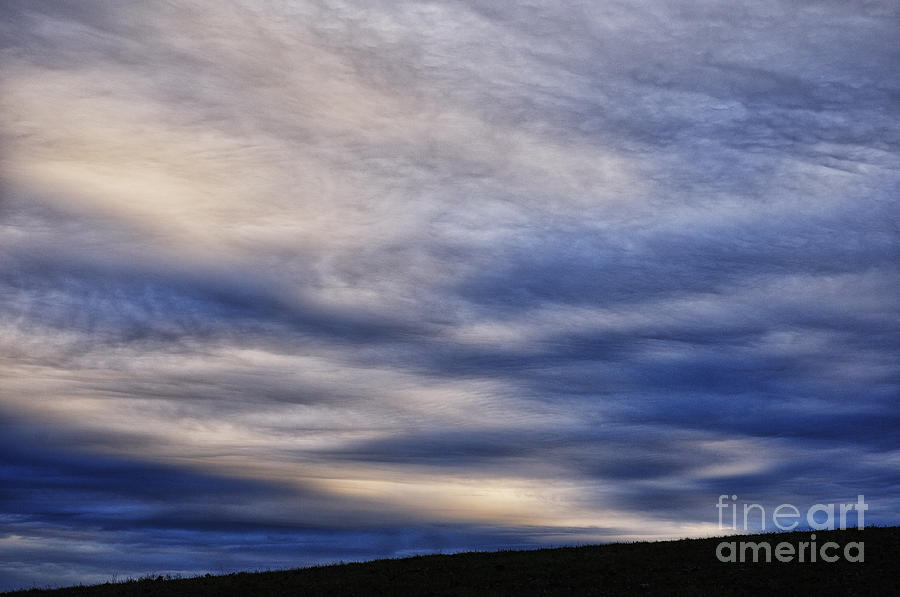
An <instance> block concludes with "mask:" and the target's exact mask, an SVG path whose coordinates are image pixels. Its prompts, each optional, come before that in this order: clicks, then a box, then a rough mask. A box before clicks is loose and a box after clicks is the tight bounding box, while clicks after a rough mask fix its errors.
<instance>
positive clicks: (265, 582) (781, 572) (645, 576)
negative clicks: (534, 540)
mask: <svg viewBox="0 0 900 597" xmlns="http://www.w3.org/2000/svg"><path fill="white" fill-rule="evenodd" d="M809 539H810V533H809V532H808V531H807V532H794V533H778V534H765V535H753V536H747V535H744V536H732V537H719V538H711V539H683V540H679V541H659V542H647V543H616V544H609V545H594V546H585V547H565V548H555V549H540V550H532V551H500V552H472V553H460V554H454V555H429V556H417V557H411V558H403V559H392V560H375V561H371V562H363V563H352V564H336V565H330V566H318V567H312V568H301V569H296V570H285V571H277V572H256V573H246V572H244V573H236V574H229V575H224V576H204V577H198V578H188V579H163V578H145V579H140V580H129V581H125V582H119V583H108V584H103V585H95V586H90V587H69V588H64V589H55V590H38V589H32V590H28V591H20V592H17V593H10V594H6V595H40V596H42V597H43V596H45V595H46V596H48V597H50V596H53V597H56V596H62V595H79V596H83V597H107V596H110V597H111V596H123V597H131V596H153V597H167V596H173V597H174V596H201V595H202V596H207V595H208V596H217V597H218V596H223V595H225V596H227V595H235V596H240V597H253V596H264V595H279V596H280V595H304V596H306V595H392V596H395V595H473V596H475V595H477V596H484V595H809V594H821V595H900V580H898V576H897V574H896V573H897V569H898V566H900V527H883V528H867V529H865V530H862V531H860V530H856V529H853V530H847V531H824V532H817V533H816V543H817V546H822V545H823V544H824V543H826V542H828V541H835V542H837V543H839V544H840V546H841V548H840V549H834V548H833V547H832V548H829V549H831V550H832V551H828V552H826V553H827V554H830V555H838V554H839V555H840V558H839V560H838V561H837V562H834V563H827V562H823V561H821V559H819V558H817V561H816V562H814V563H813V562H809V561H805V562H803V563H801V562H798V561H796V558H795V561H793V562H790V563H782V562H778V561H777V560H776V559H775V557H774V555H773V556H772V562H771V563H764V562H758V563H753V562H750V561H748V562H744V563H740V562H736V563H723V562H720V561H719V560H718V559H717V557H716V546H717V545H718V544H719V543H720V542H721V541H735V542H741V541H754V542H760V541H768V542H770V543H771V545H772V547H773V548H774V546H775V545H776V544H778V543H781V542H788V543H792V544H793V545H795V546H797V545H798V544H799V542H801V541H803V542H808V541H809ZM853 541H857V542H859V541H861V542H863V543H864V558H865V560H864V561H863V562H850V561H847V560H846V559H845V558H844V557H843V553H844V552H843V546H845V545H846V544H847V543H848V542H853ZM746 553H747V558H748V559H750V555H751V552H750V551H748V552H746ZM723 555H727V552H726V551H723ZM853 555H855V553H854V554H853ZM760 557H761V558H762V557H764V554H763V552H760ZM807 559H808V558H807Z"/></svg>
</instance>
